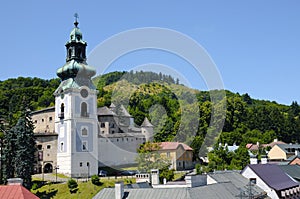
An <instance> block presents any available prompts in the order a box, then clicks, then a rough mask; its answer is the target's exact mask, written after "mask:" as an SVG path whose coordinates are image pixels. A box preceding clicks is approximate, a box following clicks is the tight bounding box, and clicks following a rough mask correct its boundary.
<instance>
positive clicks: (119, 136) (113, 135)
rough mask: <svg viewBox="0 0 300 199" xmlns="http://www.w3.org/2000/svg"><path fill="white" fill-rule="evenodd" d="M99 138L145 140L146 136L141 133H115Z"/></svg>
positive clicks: (101, 135) (102, 135)
mask: <svg viewBox="0 0 300 199" xmlns="http://www.w3.org/2000/svg"><path fill="white" fill-rule="evenodd" d="M99 137H103V138H124V137H136V138H144V137H145V136H144V135H143V134H141V133H114V134H100V135H99Z"/></svg>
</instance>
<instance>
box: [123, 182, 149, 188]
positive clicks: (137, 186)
mask: <svg viewBox="0 0 300 199" xmlns="http://www.w3.org/2000/svg"><path fill="white" fill-rule="evenodd" d="M124 188H125V189H132V188H133V189H137V188H152V186H151V185H150V184H149V183H148V182H139V183H135V184H127V185H124Z"/></svg>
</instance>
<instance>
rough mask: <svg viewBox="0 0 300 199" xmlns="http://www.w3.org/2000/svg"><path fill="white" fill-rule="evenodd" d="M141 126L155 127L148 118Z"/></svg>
mask: <svg viewBox="0 0 300 199" xmlns="http://www.w3.org/2000/svg"><path fill="white" fill-rule="evenodd" d="M141 126H142V127H153V125H152V124H151V123H150V122H149V120H148V118H147V117H145V119H144V121H143V123H142V125H141Z"/></svg>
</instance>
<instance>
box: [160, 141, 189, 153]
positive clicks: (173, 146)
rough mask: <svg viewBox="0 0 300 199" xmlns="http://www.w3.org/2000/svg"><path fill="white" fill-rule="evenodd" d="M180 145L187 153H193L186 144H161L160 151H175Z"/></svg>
mask: <svg viewBox="0 0 300 199" xmlns="http://www.w3.org/2000/svg"><path fill="white" fill-rule="evenodd" d="M180 145H181V146H182V147H183V148H184V150H186V151H192V150H193V149H192V148H191V147H190V146H188V145H186V144H184V143H181V142H161V143H160V147H161V149H160V150H174V149H177V148H178V147H179V146H180Z"/></svg>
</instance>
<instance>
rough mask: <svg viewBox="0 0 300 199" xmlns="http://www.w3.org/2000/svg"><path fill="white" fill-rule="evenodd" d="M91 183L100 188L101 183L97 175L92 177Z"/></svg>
mask: <svg viewBox="0 0 300 199" xmlns="http://www.w3.org/2000/svg"><path fill="white" fill-rule="evenodd" d="M92 183H93V184H94V185H97V186H100V185H101V184H102V183H101V182H100V179H99V177H98V176H97V175H92Z"/></svg>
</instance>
